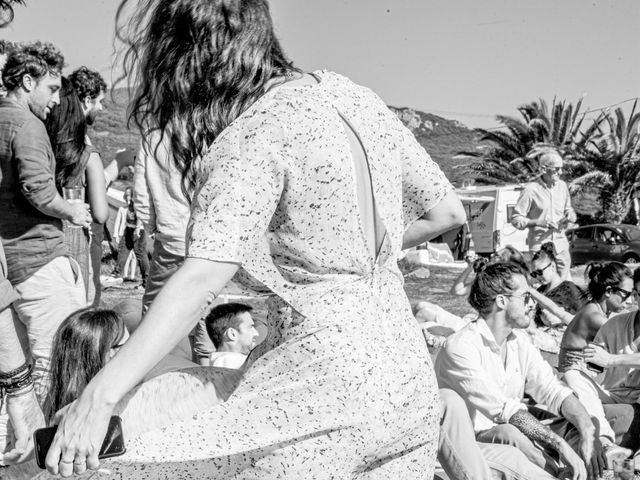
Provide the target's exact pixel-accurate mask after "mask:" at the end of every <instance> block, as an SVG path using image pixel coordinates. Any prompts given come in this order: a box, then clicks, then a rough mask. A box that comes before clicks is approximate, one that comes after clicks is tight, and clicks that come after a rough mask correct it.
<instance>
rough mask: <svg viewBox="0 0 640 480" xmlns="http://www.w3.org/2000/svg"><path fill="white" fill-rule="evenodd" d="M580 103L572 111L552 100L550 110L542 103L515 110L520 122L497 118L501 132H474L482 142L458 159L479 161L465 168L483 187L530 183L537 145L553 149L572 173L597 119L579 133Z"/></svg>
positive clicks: (595, 128) (501, 117)
mask: <svg viewBox="0 0 640 480" xmlns="http://www.w3.org/2000/svg"><path fill="white" fill-rule="evenodd" d="M581 107H582V99H580V100H579V101H578V102H577V103H576V105H575V107H574V106H573V104H571V103H567V102H565V101H556V99H555V98H554V99H553V103H552V104H551V109H549V108H548V106H547V103H546V102H545V101H544V100H543V99H539V100H538V101H534V102H531V103H527V104H524V105H521V106H520V107H518V112H519V113H520V115H521V117H522V119H519V118H515V117H508V116H503V115H499V116H497V117H496V119H497V120H498V121H499V122H500V123H501V124H502V125H503V126H502V129H501V130H487V129H482V128H478V129H476V130H475V131H476V133H478V134H479V136H480V138H479V139H480V140H481V141H483V142H486V144H485V145H483V146H482V147H480V149H479V150H478V151H476V152H461V153H460V154H459V155H461V156H465V157H469V158H473V159H479V160H480V161H479V162H476V163H473V164H471V165H468V166H466V167H465V169H466V170H467V171H468V172H469V173H470V174H471V176H472V177H473V178H475V179H476V180H479V181H481V182H484V183H522V182H527V181H530V180H531V178H532V177H533V176H534V175H535V172H536V171H537V170H538V164H537V160H536V159H535V156H534V155H531V152H532V150H533V149H534V147H535V146H537V145H545V146H546V147H553V148H555V149H556V150H558V152H559V153H560V154H561V155H562V156H563V158H564V159H565V161H566V162H567V168H568V169H569V170H570V171H572V170H573V167H574V161H575V160H579V159H581V157H582V152H583V151H584V150H585V149H586V147H587V145H588V144H589V142H590V140H591V139H592V138H593V135H594V134H595V133H596V132H597V128H598V125H599V123H600V122H601V121H602V118H601V117H598V119H596V120H595V121H594V122H593V123H592V124H591V125H590V126H589V127H588V128H587V129H586V130H584V131H581V127H582V124H583V121H584V119H585V114H584V113H583V114H580V109H581Z"/></svg>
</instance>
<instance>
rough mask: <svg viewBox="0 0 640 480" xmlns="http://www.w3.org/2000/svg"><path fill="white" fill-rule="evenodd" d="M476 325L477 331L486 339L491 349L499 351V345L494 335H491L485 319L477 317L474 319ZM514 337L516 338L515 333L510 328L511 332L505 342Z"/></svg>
mask: <svg viewBox="0 0 640 480" xmlns="http://www.w3.org/2000/svg"><path fill="white" fill-rule="evenodd" d="M476 325H477V331H478V333H479V334H480V335H481V336H482V337H483V338H484V339H485V340H486V341H487V343H488V345H489V347H490V348H491V350H493V351H494V352H496V353H497V352H500V348H501V345H499V344H498V342H496V337H495V336H494V335H493V332H492V331H491V329H490V328H489V325H487V322H486V321H485V319H484V318H482V317H478V319H477V320H476ZM515 339H516V334H515V332H514V331H513V330H511V333H509V335H508V336H507V338H506V339H505V344H506V343H507V342H510V341H513V340H515Z"/></svg>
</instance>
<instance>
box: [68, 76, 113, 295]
mask: <svg viewBox="0 0 640 480" xmlns="http://www.w3.org/2000/svg"><path fill="white" fill-rule="evenodd" d="M69 80H70V81H71V83H72V84H73V88H74V90H75V91H76V93H77V94H78V98H79V99H80V103H81V104H82V111H83V113H84V117H85V119H86V121H87V125H93V124H94V122H95V120H96V118H97V116H98V114H99V113H100V112H101V111H102V109H103V106H102V100H104V96H105V93H106V91H107V84H106V83H105V81H104V79H103V78H102V75H100V74H99V73H98V72H95V71H93V70H89V69H88V68H87V67H85V66H82V67H80V68H78V69H76V70H74V71H73V72H72V73H71V74H70V75H69ZM86 143H87V145H89V146H90V148H91V149H92V151H94V152H96V153H99V152H98V151H97V150H95V148H94V147H93V144H92V143H91V139H90V138H89V137H87V138H86ZM113 165H114V163H112V165H110V166H109V168H108V169H106V170H105V181H106V184H107V186H108V185H109V183H111V182H112V181H113V180H114V179H115V176H116V175H117V174H118V172H117V167H115V169H114V168H113ZM111 170H114V171H113V172H112V171H111ZM103 239H104V225H102V224H100V223H96V222H93V223H91V246H90V254H91V268H92V270H93V278H92V283H93V287H94V289H95V296H94V297H93V306H94V307H98V306H99V305H100V297H101V286H100V265H101V261H102V241H103Z"/></svg>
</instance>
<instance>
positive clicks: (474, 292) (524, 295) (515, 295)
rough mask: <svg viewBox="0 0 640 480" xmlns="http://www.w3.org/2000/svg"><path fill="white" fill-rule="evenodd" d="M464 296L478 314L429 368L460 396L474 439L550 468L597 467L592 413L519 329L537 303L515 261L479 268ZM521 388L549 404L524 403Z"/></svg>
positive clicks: (599, 458) (577, 472)
mask: <svg viewBox="0 0 640 480" xmlns="http://www.w3.org/2000/svg"><path fill="white" fill-rule="evenodd" d="M469 303H470V304H471V306H472V307H473V308H474V309H476V310H477V311H478V314H479V318H478V319H477V320H475V321H473V322H471V323H469V324H468V325H467V326H466V327H465V328H463V329H462V330H460V331H458V332H457V333H455V334H453V335H452V336H450V337H449V338H448V339H447V344H446V346H445V347H444V348H443V349H442V350H441V351H440V353H439V354H438V356H437V358H436V365H435V369H436V374H437V376H438V383H439V385H440V388H450V389H452V390H454V391H455V392H457V393H458V394H459V395H460V396H461V397H462V398H464V399H465V401H466V403H467V407H468V409H469V413H470V415H471V419H472V421H473V423H474V430H475V432H476V440H478V441H479V442H486V443H502V444H508V445H513V446H515V447H516V448H517V449H518V450H520V451H521V452H522V453H524V454H525V456H526V457H527V458H528V459H529V461H530V462H532V463H534V464H535V465H537V466H538V467H540V468H543V469H545V470H546V471H547V472H549V473H551V474H552V475H556V476H557V475H558V474H560V473H562V470H563V469H568V470H570V471H571V472H572V473H573V476H572V478H574V479H579V480H585V479H586V478H587V472H588V474H589V478H595V477H597V476H598V475H600V474H601V473H602V470H603V468H604V467H605V466H606V457H605V455H604V452H603V449H602V445H601V444H600V442H599V440H598V438H597V436H596V428H595V426H594V424H593V422H592V421H591V418H590V417H589V415H588V413H587V412H586V410H585V409H584V407H583V406H582V405H581V404H580V401H579V400H578V398H577V397H576V396H575V395H574V394H573V392H572V391H571V389H569V388H568V387H567V386H566V385H565V384H564V383H563V382H561V381H560V380H558V378H557V377H556V376H555V374H554V372H553V369H552V368H551V366H550V365H549V364H548V363H547V362H546V361H544V359H543V358H542V356H541V355H540V352H539V351H538V349H536V348H535V347H534V346H533V344H532V343H531V341H530V340H529V337H528V335H527V334H526V332H524V329H526V328H527V327H528V326H529V322H530V318H529V315H528V314H529V313H530V311H532V309H533V308H534V307H535V304H534V302H533V301H532V297H531V294H530V288H529V285H528V283H527V279H526V277H525V275H524V272H523V270H522V269H521V267H519V266H518V265H515V264H513V263H508V262H500V263H495V264H491V265H489V266H487V267H486V268H485V269H484V270H482V271H480V272H478V275H477V276H476V279H475V280H474V282H473V284H472V286H471V292H470V294H469ZM525 392H526V393H528V394H529V395H531V397H532V398H534V399H535V401H537V402H539V403H541V404H544V405H546V406H547V408H548V409H549V411H543V410H541V409H536V408H532V409H531V410H530V411H529V410H528V409H527V407H526V406H525V405H524V404H523V403H522V398H523V396H524V393H525ZM558 458H559V460H560V462H558ZM563 478H564V477H563Z"/></svg>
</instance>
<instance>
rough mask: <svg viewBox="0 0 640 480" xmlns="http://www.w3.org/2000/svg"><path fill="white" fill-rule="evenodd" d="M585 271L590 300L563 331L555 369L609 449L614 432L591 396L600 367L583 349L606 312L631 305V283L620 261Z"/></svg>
mask: <svg viewBox="0 0 640 480" xmlns="http://www.w3.org/2000/svg"><path fill="white" fill-rule="evenodd" d="M585 274H586V275H588V276H589V285H588V289H589V302H588V303H587V304H586V305H585V306H584V307H582V308H581V309H580V310H579V311H578V313H576V315H575V317H574V319H573V320H572V321H571V323H569V325H568V326H567V329H566V331H565V332H564V335H563V337H562V343H561V345H560V356H559V358H558V370H559V371H560V373H562V375H563V380H564V381H565V383H566V384H567V385H569V387H571V389H572V390H573V391H574V392H575V393H576V395H577V396H578V398H579V399H580V401H581V402H582V404H583V405H584V407H585V408H586V410H587V412H588V413H589V415H591V417H592V418H595V419H596V421H597V426H598V427H599V431H600V438H601V441H602V444H603V445H604V447H605V449H610V448H611V447H612V446H613V445H614V443H613V442H614V441H615V434H614V432H613V429H612V428H611V426H610V425H609V423H608V422H607V420H606V418H605V415H604V409H603V407H602V402H601V400H600V398H599V397H598V395H597V394H596V395H593V389H592V380H593V378H594V377H595V376H596V375H597V373H599V372H601V371H602V370H601V369H600V370H596V368H597V366H594V365H593V364H588V363H587V359H586V358H585V348H586V347H587V346H588V345H589V344H590V343H591V342H593V340H594V338H595V336H596V333H598V330H599V329H600V327H602V326H603V325H604V324H605V323H606V322H607V320H608V318H609V315H611V314H613V313H616V312H620V311H622V310H624V309H627V308H628V307H630V306H631V304H632V302H633V296H632V294H633V289H634V284H633V279H632V273H631V270H629V267H627V266H626V265H624V264H623V263H620V262H606V263H591V264H589V265H588V266H587V270H586V271H585ZM625 453H626V454H630V453H631V452H630V451H625Z"/></svg>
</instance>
